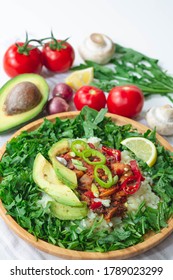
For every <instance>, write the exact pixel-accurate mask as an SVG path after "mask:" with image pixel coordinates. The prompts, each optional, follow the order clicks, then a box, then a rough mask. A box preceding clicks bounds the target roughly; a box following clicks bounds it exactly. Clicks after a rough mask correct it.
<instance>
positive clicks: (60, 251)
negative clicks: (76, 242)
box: [0, 111, 173, 260]
mask: <svg viewBox="0 0 173 280" xmlns="http://www.w3.org/2000/svg"><path fill="white" fill-rule="evenodd" d="M79 113H80V112H79V111H72V112H66V113H60V114H56V115H51V116H48V117H46V119H48V120H50V121H54V120H55V119H56V118H57V117H59V118H61V119H66V118H74V117H76V116H77V115H78V114H79ZM106 116H107V117H110V118H111V119H112V120H113V121H115V122H117V124H118V125H124V124H132V126H133V127H134V128H136V129H137V130H138V131H139V132H142V133H143V132H145V131H146V130H148V129H149V128H148V127H146V126H145V125H143V124H141V123H139V122H136V121H135V120H132V119H128V118H125V117H121V116H119V115H115V114H110V113H107V114H106ZM44 119H45V118H41V119H39V120H36V121H34V122H32V123H30V124H28V125H26V126H24V127H22V128H21V129H19V130H18V131H17V132H15V133H14V134H13V135H12V136H11V137H10V139H9V140H8V141H10V140H11V139H12V138H14V137H16V136H18V135H19V134H20V133H21V132H22V131H25V130H27V131H32V130H34V129H36V128H37V127H38V126H39V125H40V124H41V123H42V122H43V121H44ZM157 139H158V141H159V142H160V143H161V145H162V146H164V147H165V148H166V149H168V150H170V151H172V152H173V147H172V146H171V145H170V144H169V143H168V142H167V141H166V140H165V139H164V138H163V137H161V136H160V135H158V134H157ZM5 149H6V144H4V145H3V147H2V148H1V149H0V159H1V158H2V156H3V154H4V152H5ZM0 215H1V216H2V218H3V220H4V221H5V222H6V224H7V225H8V226H9V227H10V228H11V229H12V230H13V231H14V232H15V233H16V234H17V235H18V236H19V237H20V238H22V239H23V240H25V241H27V242H28V243H30V244H31V245H32V246H34V247H36V248H37V249H39V250H41V251H44V252H46V253H49V254H51V255H55V256H58V257H61V258H65V259H93V260H94V259H128V258H130V257H133V256H136V255H139V254H141V253H143V252H146V251H147V250H149V249H151V248H153V247H154V246H156V245H158V244H159V243H160V242H162V241H163V240H164V239H165V238H166V237H168V236H169V235H170V234H171V233H172V231H173V218H171V219H169V221H168V227H166V228H163V229H162V230H161V231H160V232H159V233H157V234H155V233H153V232H152V233H151V235H150V236H149V237H148V238H147V239H145V240H144V241H143V242H141V243H138V244H136V245H133V246H131V247H128V248H125V249H120V250H115V251H109V252H105V253H100V252H87V251H76V250H70V249H65V248H61V247H58V246H56V245H53V244H50V243H48V242H46V241H43V240H41V239H38V240H36V238H35V237H34V236H33V235H32V234H30V233H29V232H28V231H27V230H25V229H24V228H22V227H21V226H20V225H19V224H18V223H17V222H16V221H15V220H14V219H13V218H12V217H11V216H10V215H7V211H6V209H5V208H4V206H3V204H2V201H1V200H0Z"/></svg>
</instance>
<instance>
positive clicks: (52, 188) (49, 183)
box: [33, 153, 82, 207]
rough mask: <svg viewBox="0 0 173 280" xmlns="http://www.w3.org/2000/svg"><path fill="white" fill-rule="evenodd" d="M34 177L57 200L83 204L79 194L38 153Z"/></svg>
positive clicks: (70, 204) (34, 166) (73, 204)
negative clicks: (65, 183)
mask: <svg viewBox="0 0 173 280" xmlns="http://www.w3.org/2000/svg"><path fill="white" fill-rule="evenodd" d="M33 179H34V182H35V183H36V184H37V185H38V186H39V188H40V189H41V190H42V191H44V192H45V193H47V194H48V195H50V196H51V197H52V198H53V199H55V200H56V201H57V202H59V203H61V204H65V205H69V206H77V207H79V206H82V202H81V201H80V200H79V198H78V197H77V195H76V194H75V193H74V192H73V191H72V190H71V189H70V188H69V187H67V186H66V185H64V184H63V183H62V182H61V181H60V180H59V179H58V177H57V175H56V173H55V171H54V169H53V167H52V165H51V164H50V162H48V161H47V160H46V159H45V158H44V157H43V156H42V154H41V153H38V154H37V156H36V158H35V160H34V165H33Z"/></svg>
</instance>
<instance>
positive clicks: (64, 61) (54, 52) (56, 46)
mask: <svg viewBox="0 0 173 280" xmlns="http://www.w3.org/2000/svg"><path fill="white" fill-rule="evenodd" d="M56 42H57V43H55V41H52V42H49V43H46V44H45V45H44V47H43V49H42V56H43V64H44V65H45V66H46V68H48V69H49V70H50V71H53V72H57V73H62V72H66V71H68V70H69V69H70V67H71V66H72V64H73V61H74V58H75V53H74V49H73V47H72V46H71V45H70V44H69V43H67V42H66V41H61V40H56Z"/></svg>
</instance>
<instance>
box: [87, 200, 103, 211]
mask: <svg viewBox="0 0 173 280" xmlns="http://www.w3.org/2000/svg"><path fill="white" fill-rule="evenodd" d="M101 206H102V203H101V201H93V202H92V203H91V204H90V209H92V210H95V209H97V208H99V207H101Z"/></svg>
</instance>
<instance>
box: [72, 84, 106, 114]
mask: <svg viewBox="0 0 173 280" xmlns="http://www.w3.org/2000/svg"><path fill="white" fill-rule="evenodd" d="M74 104H75V106H76V108H77V110H81V109H82V108H83V107H84V106H85V105H86V106H88V107H90V108H92V109H95V110H97V111H99V110H100V109H102V108H104V107H105V105H106V97H105V94H104V92H103V91H102V90H101V89H99V88H96V87H93V86H83V87H81V88H80V89H79V90H78V91H77V92H76V94H75V96H74Z"/></svg>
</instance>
